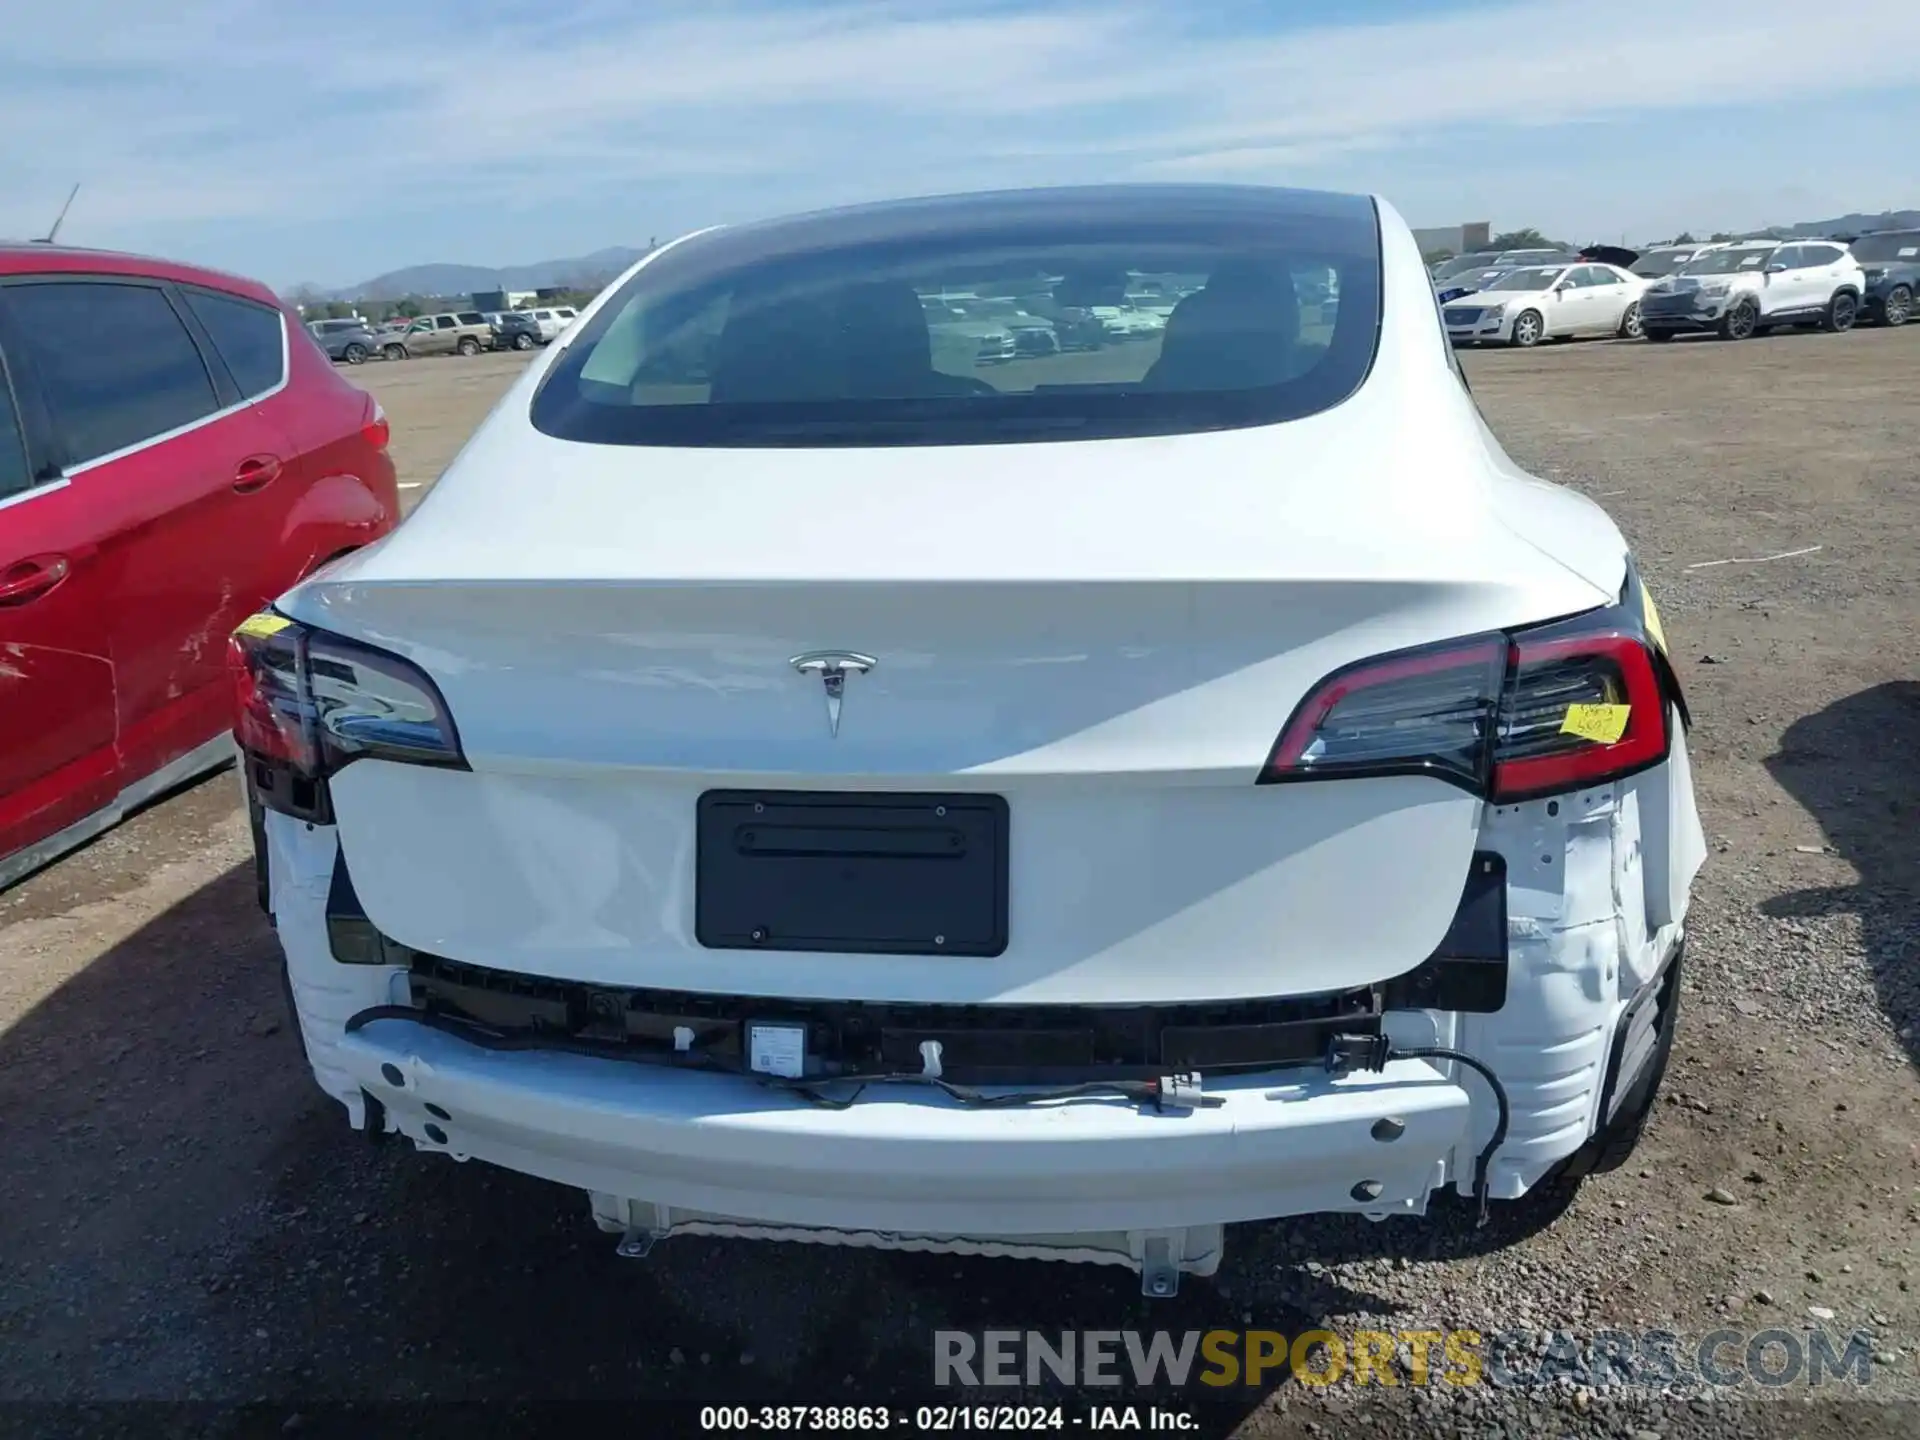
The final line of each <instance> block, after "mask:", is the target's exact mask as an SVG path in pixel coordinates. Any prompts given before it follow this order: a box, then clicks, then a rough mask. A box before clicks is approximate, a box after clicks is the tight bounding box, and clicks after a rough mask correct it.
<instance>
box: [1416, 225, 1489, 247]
mask: <svg viewBox="0 0 1920 1440" xmlns="http://www.w3.org/2000/svg"><path fill="white" fill-rule="evenodd" d="M1413 238H1414V241H1415V242H1416V243H1417V244H1418V245H1419V246H1420V253H1421V254H1422V255H1436V254H1439V253H1440V252H1441V251H1445V252H1446V253H1447V254H1449V255H1471V254H1472V253H1473V252H1474V251H1476V250H1485V249H1487V248H1488V246H1489V245H1491V244H1492V242H1493V222H1492V221H1491V220H1473V221H1469V222H1468V223H1467V224H1465V225H1448V226H1444V227H1442V228H1440V229H1438V230H1415V231H1414V232H1413Z"/></svg>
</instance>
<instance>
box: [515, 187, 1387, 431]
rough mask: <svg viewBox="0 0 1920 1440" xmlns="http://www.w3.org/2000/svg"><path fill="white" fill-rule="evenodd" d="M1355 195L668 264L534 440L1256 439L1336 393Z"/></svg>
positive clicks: (1361, 277) (1126, 202)
mask: <svg viewBox="0 0 1920 1440" xmlns="http://www.w3.org/2000/svg"><path fill="white" fill-rule="evenodd" d="M1379 320H1380V251H1379V230H1378V222H1377V220H1376V219H1375V217H1374V213H1373V208H1372V205H1371V203H1370V202H1368V201H1366V200H1364V199H1356V198H1351V197H1343V196H1320V195H1303V194H1302V193H1301V192H1289V191H1267V190H1254V189H1245V190H1231V189H1222V190H1218V191H1211V190H1207V191H1189V190H1186V189H1184V188H1181V189H1172V190H1170V191H1169V192H1164V193H1160V192H1148V193H1147V194H1146V195H1144V196H1142V195H1141V194H1139V193H1137V192H1135V193H1128V192H1125V191H1117V192H1116V191H1093V192H1071V191H1056V192H1036V193H1035V194H1032V195H1025V196H1018V195H1016V196H1001V197H986V196H982V197H963V198H961V199H958V200H947V201H927V202H910V203H906V204H901V205H895V206H872V207H862V208H861V209H858V210H852V211H845V212H839V213H838V214H833V213H829V214H827V215H823V216H812V217H802V218H801V219H799V220H795V221H788V222H777V223H774V224H771V225H763V226H754V227H750V228H747V229H743V230H739V231H721V232H716V233H715V234H712V235H710V236H703V237H699V238H696V239H694V240H692V241H690V242H687V243H685V244H682V245H679V246H675V247H672V248H670V249H668V250H664V251H662V252H659V253H658V254H657V255H656V256H655V258H654V259H653V260H651V261H650V262H649V263H648V264H647V265H645V266H644V267H643V268H642V269H641V270H640V271H638V272H637V273H636V274H635V275H634V276H633V277H632V278H631V279H629V280H628V281H627V283H626V284H625V285H624V286H623V287H621V289H620V290H619V291H618V292H616V293H615V294H614V295H612V296H610V297H608V300H607V302H606V303H605V304H604V305H603V306H602V307H601V308H600V309H599V310H598V311H597V312H596V313H595V314H594V315H593V317H592V318H591V319H589V320H586V321H584V322H581V324H580V326H579V327H577V328H576V331H575V332H573V338H572V339H571V340H570V341H569V342H568V346H567V349H566V351H565V352H564V354H563V355H562V357H561V359H560V361H559V363H557V364H556V365H555V366H554V368H553V369H552V371H551V372H550V373H549V374H548V376H547V377H546V379H545V381H544V382H543V384H542V385H541V388H540V390H539V391H538V393H537V394H536V395H535V397H534V402H533V412H532V418H533V423H534V424H535V425H536V426H537V427H538V428H539V429H541V430H542V431H544V432H545V433H547V434H549V435H554V436H557V437H559V438H561V439H566V440H578V441H586V442H589V443H596V444H609V445H696V446H741V445H789V446H807V445H836V446H840V445H926V444H987V443H994V442H1002V441H1033V440H1048V439H1086V438H1096V437H1115V436H1129V435H1156V434H1169V433H1177V432H1182V431H1193V430H1208V429H1222V428H1230V427H1236V426H1245V425H1260V424H1269V423H1274V422H1278V421H1283V420H1290V419H1296V418H1298V417H1301V416H1304V415H1309V414H1313V413H1315V412H1316V411H1320V410H1324V409H1327V408H1329V407H1330V406H1333V405H1336V404H1338V403H1339V402H1340V401H1342V400H1344V399H1345V398H1347V396H1349V395H1351V394H1352V393H1353V392H1354V390H1355V389H1357V388H1358V387H1359V385H1360V383H1361V381H1362V380H1363V379H1364V378H1365V376H1366V373H1367V370H1368V368H1369V367H1370V365H1371V363H1372V358H1373V351H1374V344H1375V339H1376V337H1377V334H1378V331H1379Z"/></svg>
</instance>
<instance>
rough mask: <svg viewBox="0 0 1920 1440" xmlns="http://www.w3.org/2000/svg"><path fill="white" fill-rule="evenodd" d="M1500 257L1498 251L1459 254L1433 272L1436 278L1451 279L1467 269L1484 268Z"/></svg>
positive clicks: (1464, 272) (1462, 273)
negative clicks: (1479, 253)
mask: <svg viewBox="0 0 1920 1440" xmlns="http://www.w3.org/2000/svg"><path fill="white" fill-rule="evenodd" d="M1499 258H1500V256H1499V252H1498V251H1489V252H1487V253H1485V254H1481V255H1459V256H1456V257H1455V258H1453V259H1452V260H1449V261H1447V262H1446V263H1445V264H1443V265H1441V266H1439V267H1438V268H1437V269H1435V270H1434V272H1433V278H1434V279H1436V280H1451V279H1452V278H1453V277H1454V276H1456V275H1464V274H1466V273H1467V272H1468V271H1469V270H1484V269H1486V268H1487V267H1488V266H1489V265H1491V264H1492V263H1493V262H1494V261H1495V260H1498V259H1499Z"/></svg>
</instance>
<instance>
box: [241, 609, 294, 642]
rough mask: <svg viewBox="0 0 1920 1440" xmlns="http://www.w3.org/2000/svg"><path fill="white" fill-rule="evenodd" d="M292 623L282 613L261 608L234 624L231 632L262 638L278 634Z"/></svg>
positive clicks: (257, 638) (256, 638)
mask: <svg viewBox="0 0 1920 1440" xmlns="http://www.w3.org/2000/svg"><path fill="white" fill-rule="evenodd" d="M292 623H293V622H292V621H291V620H289V619H287V617H286V616H284V615H276V614H274V613H273V612H272V611H271V610H262V611H261V612H260V613H259V614H257V615H249V616H248V617H247V618H246V619H244V620H242V621H241V622H240V623H239V624H238V625H236V626H234V628H233V633H234V634H236V635H247V636H251V637H252V638H253V639H255V640H264V639H266V638H267V637H268V636H269V635H278V634H279V633H280V632H281V631H282V630H284V629H286V628H287V627H288V626H289V625H291V624H292Z"/></svg>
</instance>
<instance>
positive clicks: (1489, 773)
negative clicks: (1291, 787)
mask: <svg viewBox="0 0 1920 1440" xmlns="http://www.w3.org/2000/svg"><path fill="white" fill-rule="evenodd" d="M1656 655H1657V651H1656V649H1655V646H1654V644H1653V642H1652V641H1651V640H1650V638H1649V635H1648V631H1647V624H1646V623H1645V622H1644V621H1643V620H1642V618H1641V616H1640V614H1639V612H1638V610H1637V608H1634V607H1627V606H1610V607H1608V608H1607V609H1605V610H1601V611H1596V612H1594V613H1592V614H1590V615H1586V616H1579V617H1575V618H1574V619H1572V620H1569V621H1563V622H1560V623H1558V624H1553V625H1547V626H1542V627H1538V628H1534V629H1528V630H1517V631H1513V632H1503V633H1493V634H1487V635H1476V636H1471V637H1468V638H1466V639H1463V640H1456V641H1448V642H1445V643H1443V644H1440V645H1432V646H1426V647H1422V648H1420V649H1417V650H1406V651H1399V652H1395V653H1393V654H1388V655H1382V656H1378V657H1376V658H1374V659H1370V660H1365V661H1362V662H1360V663H1359V664H1357V665H1350V666H1347V667H1346V668H1344V669H1342V670H1338V671H1335V672H1334V673H1333V674H1332V675H1329V676H1328V677H1327V678H1326V679H1325V680H1323V681H1321V682H1320V684H1318V685H1317V686H1315V687H1314V689H1313V690H1312V692H1311V693H1309V694H1308V696H1307V698H1306V699H1305V700H1303V701H1302V702H1301V703H1300V705H1299V706H1298V707H1296V708H1295V710H1294V713H1293V715H1292V717H1291V718H1290V719H1289V720H1288V721H1287V724H1286V726H1285V728H1283V729H1282V730H1281V732H1280V737H1279V739H1278V740H1276V741H1275V743H1274V746H1273V750H1272V752H1271V754H1270V755H1269V756H1268V758H1267V763H1266V765H1265V766H1264V767H1263V768H1262V770H1261V772H1260V777H1259V779H1260V783H1261V784H1277V783H1280V782H1284V781H1293V780H1315V779H1331V778H1334V777H1347V778H1356V779H1357V778H1362V777H1367V776H1387V775H1430V776H1433V777H1434V778H1436V779H1441V780H1445V781H1447V782H1449V783H1451V784H1454V785H1458V786H1460V787H1461V788H1463V789H1466V790H1470V791H1472V792H1473V793H1475V794H1477V795H1481V796H1484V797H1485V798H1487V799H1489V800H1492V801H1494V802H1495V803H1500V804H1506V803H1512V802H1515V801H1520V800H1528V799H1536V798H1539V797H1542V796H1546V795H1552V794H1558V793H1562V792H1564V791H1568V790H1574V789H1578V788H1579V787H1581V786H1584V785H1594V784H1599V783H1602V782H1604V781H1608V780H1616V779H1620V778H1622V777H1624V776H1627V775H1631V774H1633V773H1635V772H1637V771H1639V770H1644V769H1646V768H1647V767H1649V766H1651V765H1655V764H1658V763H1659V762H1660V761H1661V760H1663V759H1664V758H1666V755H1667V751H1668V746H1669V743H1670V735H1669V730H1668V704H1669V696H1668V687H1667V686H1666V684H1665V683H1664V682H1663V679H1662V672H1661V668H1660V665H1659V663H1658V661H1657V659H1656Z"/></svg>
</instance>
